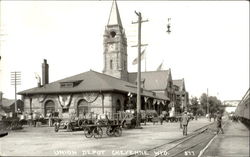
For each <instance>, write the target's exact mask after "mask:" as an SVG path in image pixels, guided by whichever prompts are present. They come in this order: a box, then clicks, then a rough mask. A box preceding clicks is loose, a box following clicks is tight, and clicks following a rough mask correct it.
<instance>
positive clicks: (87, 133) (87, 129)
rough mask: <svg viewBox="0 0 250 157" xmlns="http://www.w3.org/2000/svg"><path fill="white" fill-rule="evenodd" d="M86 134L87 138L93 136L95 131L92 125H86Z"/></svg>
mask: <svg viewBox="0 0 250 157" xmlns="http://www.w3.org/2000/svg"><path fill="white" fill-rule="evenodd" d="M84 135H85V137H87V138H91V137H92V136H93V132H92V130H91V129H90V127H86V128H85V129H84Z"/></svg>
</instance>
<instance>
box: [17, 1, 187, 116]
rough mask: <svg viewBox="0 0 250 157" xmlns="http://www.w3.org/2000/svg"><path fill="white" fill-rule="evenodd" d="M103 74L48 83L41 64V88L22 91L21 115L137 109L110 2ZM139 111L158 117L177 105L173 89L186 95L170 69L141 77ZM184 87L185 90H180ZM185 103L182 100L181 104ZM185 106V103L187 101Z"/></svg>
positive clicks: (124, 42) (124, 48)
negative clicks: (148, 111)
mask: <svg viewBox="0 0 250 157" xmlns="http://www.w3.org/2000/svg"><path fill="white" fill-rule="evenodd" d="M103 46H104V51H103V57H104V68H103V73H99V72H96V71H93V70H90V71H87V72H84V73H81V74H78V75H75V76H71V77H68V78H64V79H61V80H58V81H55V82H52V83H49V65H48V64H47V61H46V60H44V63H43V64H42V84H41V83H40V84H38V86H37V87H35V88H32V89H28V90H25V91H21V92H19V93H18V94H20V95H22V99H23V101H24V112H27V113H32V112H40V113H41V114H43V115H44V116H47V115H48V113H49V112H53V111H56V112H59V115H60V114H61V115H63V116H69V114H70V113H75V114H76V115H77V116H82V115H85V114H86V113H95V114H108V115H112V114H114V113H116V112H117V111H125V110H127V109H135V108H136V92H137V85H136V84H137V73H134V72H133V73H129V72H128V70H127V38H126V35H125V30H124V29H123V26H122V22H121V18H120V14H119V10H118V7H117V3H116V1H113V3H112V7H111V11H110V15H109V19H108V23H107V25H106V26H105V31H104V35H103ZM141 79H142V80H141V81H142V86H141V109H142V110H148V109H151V110H152V109H153V110H156V111H157V112H158V113H161V112H162V111H169V109H171V108H173V107H175V105H176V98H177V97H176V91H175V90H176V89H177V88H178V92H179V93H182V96H183V93H186V95H185V94H184V95H185V96H184V97H185V100H186V99H188V95H187V92H186V91H185V85H184V80H182V83H181V85H179V84H176V85H174V83H173V80H172V76H171V69H168V70H162V71H149V72H142V73H141ZM183 86H184V87H183ZM183 101H184V100H183ZM187 102H188V101H187Z"/></svg>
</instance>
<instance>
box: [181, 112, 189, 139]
mask: <svg viewBox="0 0 250 157" xmlns="http://www.w3.org/2000/svg"><path fill="white" fill-rule="evenodd" d="M182 126H183V135H187V126H188V115H187V111H185V112H184V114H183V116H182Z"/></svg>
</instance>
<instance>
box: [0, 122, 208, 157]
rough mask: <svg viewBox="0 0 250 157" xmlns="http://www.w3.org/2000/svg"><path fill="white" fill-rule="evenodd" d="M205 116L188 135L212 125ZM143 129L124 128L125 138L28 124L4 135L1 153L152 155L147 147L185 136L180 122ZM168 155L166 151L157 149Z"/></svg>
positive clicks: (195, 123)
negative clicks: (100, 136) (95, 135)
mask: <svg viewBox="0 0 250 157" xmlns="http://www.w3.org/2000/svg"><path fill="white" fill-rule="evenodd" d="M209 123H212V122H209V121H208V120H207V119H205V118H201V119H198V120H197V121H196V120H192V121H190V123H189V126H188V134H191V133H192V132H193V131H195V130H197V129H199V128H201V127H203V126H205V125H208V124H209ZM142 126H143V129H131V130H128V129H123V130H122V131H123V132H122V136H121V137H108V136H107V135H106V134H105V129H103V132H104V136H103V137H102V138H101V139H95V138H86V137H85V136H84V134H83V131H75V132H66V131H65V130H60V131H59V132H57V133H56V132H54V128H53V127H45V126H42V127H38V128H35V127H28V126H24V129H22V130H18V131H11V132H9V135H8V136H6V137H4V138H1V143H0V145H1V150H0V152H1V156H16V155H23V156H129V155H133V154H138V155H142V156H149V152H147V150H149V149H151V148H154V147H157V146H159V145H162V144H165V143H167V142H170V141H173V140H175V139H179V138H182V137H183V135H182V130H181V129H180V124H179V123H166V122H164V123H163V125H160V124H159V123H156V124H155V125H153V124H152V123H147V125H146V126H144V125H142ZM154 153H155V155H157V153H158V154H159V153H161V154H162V155H164V154H165V155H167V154H168V152H164V150H157V151H155V152H154Z"/></svg>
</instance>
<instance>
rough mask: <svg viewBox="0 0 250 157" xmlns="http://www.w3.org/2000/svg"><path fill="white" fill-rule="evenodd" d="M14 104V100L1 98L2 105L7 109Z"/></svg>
mask: <svg viewBox="0 0 250 157" xmlns="http://www.w3.org/2000/svg"><path fill="white" fill-rule="evenodd" d="M14 102H15V99H6V98H3V99H2V105H3V106H4V107H9V106H10V105H11V104H13V103H14Z"/></svg>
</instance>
